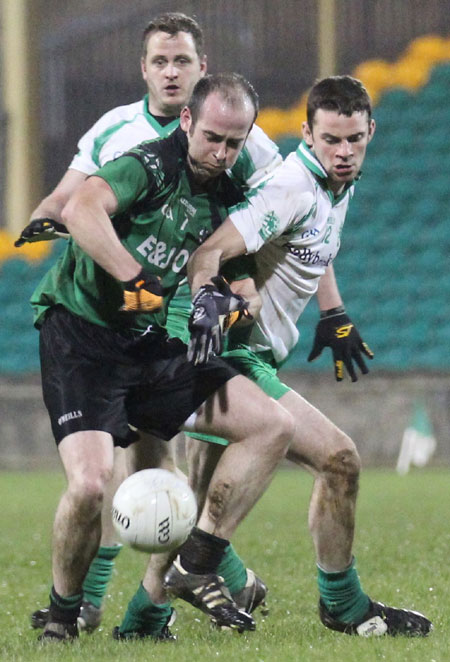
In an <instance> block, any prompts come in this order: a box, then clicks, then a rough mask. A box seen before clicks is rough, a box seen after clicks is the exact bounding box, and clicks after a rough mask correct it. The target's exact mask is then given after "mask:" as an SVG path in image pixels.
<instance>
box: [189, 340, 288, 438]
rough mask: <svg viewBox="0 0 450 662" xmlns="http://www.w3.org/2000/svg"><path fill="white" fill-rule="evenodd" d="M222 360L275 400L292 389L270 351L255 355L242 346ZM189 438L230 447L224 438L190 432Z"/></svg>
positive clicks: (225, 355)
mask: <svg viewBox="0 0 450 662" xmlns="http://www.w3.org/2000/svg"><path fill="white" fill-rule="evenodd" d="M221 358H222V359H224V360H225V361H226V362H227V363H231V364H232V366H233V367H234V368H236V369H237V370H239V372H240V373H241V374H242V375H244V377H248V379H251V380H252V382H254V383H255V384H257V386H259V387H260V388H261V389H262V390H263V391H264V393H266V394H267V395H268V396H269V397H271V398H273V399H274V400H279V399H280V398H281V397H282V396H283V395H284V394H285V393H288V391H290V388H289V387H288V386H286V384H283V382H282V381H281V380H280V379H279V377H278V376H277V369H276V367H275V362H274V360H273V357H272V353H271V352H270V351H269V352H258V353H255V352H252V351H251V350H249V349H248V348H246V347H244V346H240V347H237V348H236V349H232V350H230V351H226V352H223V354H221ZM189 437H192V438H193V439H200V441H207V442H209V443H213V444H220V445H221V446H228V441H227V440H226V439H223V438H222V437H214V436H212V435H209V434H201V433H200V432H189Z"/></svg>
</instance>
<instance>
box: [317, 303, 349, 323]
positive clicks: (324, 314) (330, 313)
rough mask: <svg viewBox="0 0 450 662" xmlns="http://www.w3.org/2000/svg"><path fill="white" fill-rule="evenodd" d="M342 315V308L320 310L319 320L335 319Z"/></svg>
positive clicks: (343, 309)
mask: <svg viewBox="0 0 450 662" xmlns="http://www.w3.org/2000/svg"><path fill="white" fill-rule="evenodd" d="M343 314H345V308H344V306H336V307H335V308H328V310H321V311H320V319H321V320H323V319H328V318H329V317H336V316H337V315H343Z"/></svg>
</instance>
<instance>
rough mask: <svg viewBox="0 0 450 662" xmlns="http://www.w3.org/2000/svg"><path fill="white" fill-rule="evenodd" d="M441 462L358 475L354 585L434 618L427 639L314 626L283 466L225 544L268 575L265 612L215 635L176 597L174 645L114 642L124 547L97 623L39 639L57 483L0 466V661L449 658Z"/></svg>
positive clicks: (133, 569) (123, 597) (132, 583)
mask: <svg viewBox="0 0 450 662" xmlns="http://www.w3.org/2000/svg"><path fill="white" fill-rule="evenodd" d="M449 481H450V471H448V470H440V469H429V470H420V471H414V472H412V473H410V474H408V475H406V476H403V477H399V476H397V475H396V474H395V473H394V472H392V471H380V470H366V471H364V472H363V475H362V478H361V487H360V497H359V501H358V513H357V531H356V540H355V547H354V552H355V555H356V558H357V567H358V570H359V574H360V576H361V580H362V584H363V587H364V589H365V591H366V592H367V593H368V594H369V595H370V596H371V597H373V598H374V599H378V600H381V601H382V602H386V603H387V604H391V605H394V606H398V607H409V608H411V609H416V610H419V611H422V612H424V613H425V614H426V615H427V616H428V617H429V618H431V620H432V621H433V623H434V626H435V629H434V632H433V633H432V634H431V635H430V636H429V637H428V638H426V639H407V638H396V639H392V638H384V637H383V638H380V639H360V638H355V637H349V636H346V635H343V634H339V633H337V632H332V631H329V630H327V629H326V628H324V627H323V626H322V625H321V624H320V622H319V619H318V617H317V608H316V606H317V589H316V572H315V565H314V556H313V548H312V543H311V539H310V536H309V533H308V529H307V510H308V501H309V494H310V491H311V485H312V482H311V479H310V477H309V476H308V475H307V474H306V473H305V472H302V471H297V470H291V469H282V470H280V471H279V472H278V475H277V476H276V478H275V480H274V481H273V483H272V485H271V486H270V488H269V490H268V491H267V493H266V494H265V495H264V497H263V498H262V500H261V501H260V502H259V503H258V504H257V506H256V507H255V509H254V510H253V512H252V513H251V515H250V516H249V517H248V518H247V521H246V522H244V523H243V524H242V525H241V527H240V528H239V530H238V531H237V532H236V535H235V538H234V541H233V542H234V544H235V547H236V549H237V550H238V552H239V553H240V555H241V556H242V558H243V559H245V561H246V563H247V565H248V566H250V567H252V568H253V569H254V570H255V571H256V572H257V573H258V574H259V575H260V576H261V577H262V578H264V580H265V581H266V582H267V584H268V586H269V589H270V592H269V606H270V610H271V611H270V614H269V616H268V617H267V618H265V619H263V618H262V617H261V616H260V615H258V612H257V614H256V620H257V631H256V632H253V633H249V634H243V635H238V634H236V633H232V634H227V633H221V632H216V631H214V630H212V629H211V628H210V627H209V623H208V619H207V618H206V616H204V615H203V614H201V613H200V612H198V611H196V610H195V609H193V608H192V607H191V606H190V605H187V604H186V603H183V602H181V601H177V603H176V605H175V606H176V608H177V612H178V619H177V622H176V623H175V626H174V627H173V631H174V632H175V633H176V634H177V635H178V641H177V642H176V643H159V644H154V643H152V642H148V641H147V642H115V641H113V640H112V638H111V630H112V628H113V627H114V625H117V624H119V623H120V621H121V618H122V616H123V614H124V611H125V609H126V605H127V602H128V600H129V599H130V598H131V596H132V595H133V593H134V592H135V590H136V588H137V586H138V582H139V580H140V578H141V576H142V573H143V570H144V566H145V556H144V555H143V554H139V553H137V552H133V551H132V550H130V549H124V550H123V551H122V552H121V554H120V555H119V557H118V559H117V562H116V570H115V573H114V576H113V579H112V581H111V584H110V591H109V594H108V596H107V599H106V608H105V615H104V621H103V624H102V627H101V629H100V630H99V631H97V632H95V633H94V634H92V635H85V634H83V635H81V637H80V640H79V641H78V642H76V643H75V644H73V645H59V644H58V645H55V646H52V645H50V646H45V647H41V646H39V645H38V644H37V641H36V639H37V634H38V633H37V632H36V631H35V630H33V629H32V628H31V627H30V625H29V615H30V613H31V612H32V611H33V610H35V609H37V608H39V607H41V606H44V605H46V604H47V599H48V598H47V596H48V591H49V585H50V536H51V527H52V519H53V513H54V510H55V506H56V503H57V499H58V496H59V494H60V493H61V491H62V490H63V488H64V480H63V477H62V475H60V474H54V473H48V474H44V473H6V472H4V473H0V503H1V504H2V518H1V521H2V536H1V539H2V543H1V545H0V568H1V579H0V660H1V661H2V662H21V661H24V662H40V661H41V660H42V661H44V660H63V661H64V662H75V661H81V660H83V661H84V662H94V661H95V662H97V661H102V662H103V661H105V662H111V660H114V661H117V662H122V661H123V662H125V661H126V662H135V661H136V662H140V661H144V660H145V662H148V660H152V661H155V662H211V661H212V660H218V661H221V660H223V661H224V662H225V661H226V662H300V661H302V662H303V661H305V662H316V661H321V662H322V661H323V662H340V661H341V660H342V661H345V662H366V661H370V662H372V661H375V660H377V661H378V660H386V661H387V662H403V661H405V662H447V661H448V660H449V659H450V651H449V649H450V647H449V644H448V641H449V634H448V629H447V628H448V622H449V617H450V606H449V601H448V592H449V587H450V565H449V563H448V551H449V548H450V544H449V543H450V531H449V525H448V520H447V514H448V495H449Z"/></svg>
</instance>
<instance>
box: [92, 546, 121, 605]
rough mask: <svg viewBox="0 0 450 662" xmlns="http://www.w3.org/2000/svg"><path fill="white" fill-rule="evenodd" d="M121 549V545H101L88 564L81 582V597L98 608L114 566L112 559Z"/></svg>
mask: <svg viewBox="0 0 450 662" xmlns="http://www.w3.org/2000/svg"><path fill="white" fill-rule="evenodd" d="M121 549H122V545H113V546H111V547H106V546H101V547H99V548H98V552H97V556H96V557H95V558H94V559H93V561H92V563H91V565H90V566H89V570H88V573H87V575H86V577H85V580H84V582H83V599H84V600H86V601H87V602H91V603H92V604H93V605H94V607H97V609H100V607H101V606H102V601H103V598H104V596H105V593H106V589H107V586H108V582H109V580H110V579H111V575H112V571H113V568H114V559H115V558H116V556H117V555H118V553H119V552H120V550H121Z"/></svg>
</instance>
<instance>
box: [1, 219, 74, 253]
mask: <svg viewBox="0 0 450 662" xmlns="http://www.w3.org/2000/svg"><path fill="white" fill-rule="evenodd" d="M59 237H62V238H63V239H68V238H69V237H70V234H69V232H68V230H67V228H66V226H65V225H63V224H62V223H57V221H54V220H53V219H52V218H35V219H34V220H33V221H31V222H30V223H28V225H27V226H26V227H24V229H23V230H22V232H21V234H20V237H19V238H18V239H17V240H16V241H15V242H14V246H16V247H17V248H19V247H20V246H23V245H24V244H32V243H33V242H35V241H50V240H51V239H59Z"/></svg>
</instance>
